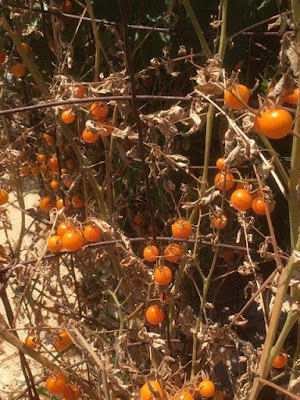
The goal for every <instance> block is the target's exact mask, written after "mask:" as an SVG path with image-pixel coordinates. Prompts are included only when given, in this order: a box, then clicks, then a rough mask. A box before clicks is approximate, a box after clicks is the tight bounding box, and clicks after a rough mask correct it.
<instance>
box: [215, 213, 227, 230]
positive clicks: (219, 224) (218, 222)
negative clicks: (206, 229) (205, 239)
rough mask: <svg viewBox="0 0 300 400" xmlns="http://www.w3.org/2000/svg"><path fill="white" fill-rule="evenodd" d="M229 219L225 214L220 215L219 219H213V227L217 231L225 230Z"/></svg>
mask: <svg viewBox="0 0 300 400" xmlns="http://www.w3.org/2000/svg"><path fill="white" fill-rule="evenodd" d="M227 221H228V219H227V217H226V215H225V214H222V215H220V216H219V217H216V218H213V220H212V226H213V227H214V228H215V229H224V228H225V227H226V225H227Z"/></svg>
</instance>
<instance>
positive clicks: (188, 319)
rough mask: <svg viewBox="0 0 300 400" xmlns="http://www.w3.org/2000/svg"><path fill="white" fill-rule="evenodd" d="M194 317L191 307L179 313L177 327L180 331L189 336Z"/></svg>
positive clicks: (192, 327) (194, 321) (194, 320)
mask: <svg viewBox="0 0 300 400" xmlns="http://www.w3.org/2000/svg"><path fill="white" fill-rule="evenodd" d="M195 323H196V316H195V314H194V311H193V309H192V307H190V306H186V307H185V309H184V310H183V311H181V312H180V313H179V316H178V325H179V326H180V329H181V331H182V332H183V333H184V334H185V335H187V336H191V334H192V330H193V329H194V327H195Z"/></svg>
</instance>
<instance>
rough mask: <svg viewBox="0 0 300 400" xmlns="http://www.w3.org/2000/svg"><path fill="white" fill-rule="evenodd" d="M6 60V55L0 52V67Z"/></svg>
mask: <svg viewBox="0 0 300 400" xmlns="http://www.w3.org/2000/svg"><path fill="white" fill-rule="evenodd" d="M5 60H6V55H5V53H4V51H2V50H0V65H2V64H4V62H5Z"/></svg>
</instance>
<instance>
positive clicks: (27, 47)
mask: <svg viewBox="0 0 300 400" xmlns="http://www.w3.org/2000/svg"><path fill="white" fill-rule="evenodd" d="M21 45H22V47H23V49H24V51H25V53H26V54H28V53H29V52H30V48H29V46H28V44H27V43H24V42H23V43H21Z"/></svg>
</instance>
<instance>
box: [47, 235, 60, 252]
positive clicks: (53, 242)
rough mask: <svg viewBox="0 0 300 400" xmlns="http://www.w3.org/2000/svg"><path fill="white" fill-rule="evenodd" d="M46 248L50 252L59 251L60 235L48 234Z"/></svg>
mask: <svg viewBox="0 0 300 400" xmlns="http://www.w3.org/2000/svg"><path fill="white" fill-rule="evenodd" d="M47 246H48V249H49V250H50V251H52V253H59V252H60V251H61V250H62V248H63V245H62V242H61V237H60V236H58V235H53V236H50V237H49V239H48V242H47Z"/></svg>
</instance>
